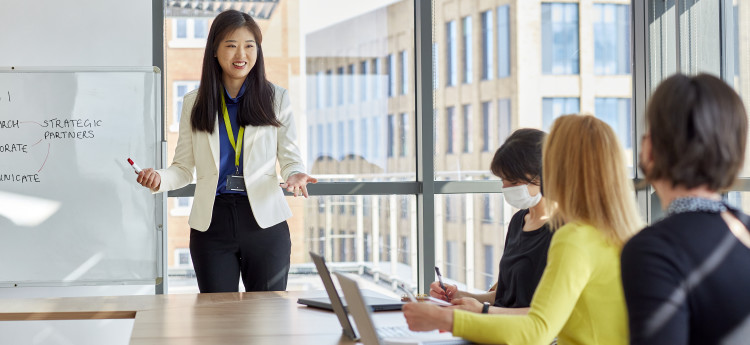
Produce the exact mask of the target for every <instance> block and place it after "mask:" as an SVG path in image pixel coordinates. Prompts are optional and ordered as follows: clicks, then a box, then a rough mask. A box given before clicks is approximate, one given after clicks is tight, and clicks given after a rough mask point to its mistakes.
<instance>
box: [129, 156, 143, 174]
mask: <svg viewBox="0 0 750 345" xmlns="http://www.w3.org/2000/svg"><path fill="white" fill-rule="evenodd" d="M128 163H130V166H132V167H133V170H135V173H136V174H140V173H141V167H139V166H138V164H135V162H133V160H132V159H130V158H128Z"/></svg>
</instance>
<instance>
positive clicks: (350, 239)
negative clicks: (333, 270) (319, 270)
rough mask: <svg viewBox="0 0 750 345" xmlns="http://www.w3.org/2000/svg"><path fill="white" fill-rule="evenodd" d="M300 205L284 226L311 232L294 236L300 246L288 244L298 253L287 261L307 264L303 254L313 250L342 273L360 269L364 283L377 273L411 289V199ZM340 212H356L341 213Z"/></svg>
mask: <svg viewBox="0 0 750 345" xmlns="http://www.w3.org/2000/svg"><path fill="white" fill-rule="evenodd" d="M287 199H288V200H289V202H290V203H292V202H293V201H294V199H293V198H291V197H288V198H287ZM299 205H300V206H301V207H302V209H301V210H300V212H298V213H295V214H294V216H293V217H292V218H290V219H289V220H288V222H289V228H290V229H297V228H299V229H313V231H309V230H308V231H301V232H300V233H299V234H297V235H296V236H299V237H300V238H299V240H300V242H294V240H293V243H294V244H293V245H298V246H299V247H297V248H299V250H295V251H294V252H293V253H292V257H293V258H292V262H295V259H296V260H298V262H310V259H309V257H308V255H307V252H310V251H312V252H315V253H321V254H322V255H324V257H325V258H326V260H327V261H328V262H330V263H334V264H336V266H337V268H341V269H342V270H346V269H352V270H353V271H354V272H358V271H359V269H360V268H364V278H365V280H368V279H369V280H372V278H373V277H372V272H380V273H381V274H385V275H388V276H389V277H390V278H392V279H395V280H396V281H400V282H403V283H406V284H409V285H412V286H415V283H416V274H417V272H416V270H415V268H416V264H415V263H416V255H417V253H416V243H417V242H416V233H417V229H416V218H415V217H416V207H417V205H416V197H415V196H414V195H380V196H375V195H364V196H362V195H358V196H349V197H339V196H312V197H310V198H309V199H308V200H306V201H305V202H304V203H299ZM342 208H343V209H344V210H355V212H343V213H342V212H340V209H342ZM321 209H322V210H323V211H322V212H321V211H320V210H321ZM292 236H293V238H294V236H295V234H292ZM315 277H316V278H317V276H315ZM394 292H395V293H396V294H398V295H401V293H400V292H398V291H394Z"/></svg>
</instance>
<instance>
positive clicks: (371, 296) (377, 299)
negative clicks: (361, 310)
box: [297, 252, 404, 311]
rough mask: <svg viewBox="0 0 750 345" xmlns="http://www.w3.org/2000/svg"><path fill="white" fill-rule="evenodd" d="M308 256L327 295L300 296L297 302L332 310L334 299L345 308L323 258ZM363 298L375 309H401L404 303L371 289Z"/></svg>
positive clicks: (312, 254) (313, 255)
mask: <svg viewBox="0 0 750 345" xmlns="http://www.w3.org/2000/svg"><path fill="white" fill-rule="evenodd" d="M310 257H311V258H312V261H313V263H315V268H316V269H317V270H318V275H319V276H320V279H321V280H323V286H324V287H325V289H326V293H327V294H328V297H311V298H300V299H298V300H297V303H299V304H304V305H306V306H310V307H314V308H320V309H326V310H334V307H333V306H332V305H331V304H332V303H331V301H332V300H336V302H335V303H342V305H343V308H346V302H345V301H344V302H342V301H341V299H340V297H339V294H338V293H337V292H336V287H335V286H334V285H333V280H332V279H331V273H330V271H328V267H327V266H326V263H325V259H323V257H322V256H320V255H318V254H315V253H313V252H310ZM365 300H366V301H367V304H369V305H371V306H372V308H373V309H374V310H375V311H386V310H401V306H402V305H404V303H403V302H401V301H400V300H399V299H396V298H392V297H388V296H385V295H382V294H379V293H377V292H373V291H367V292H366V293H365Z"/></svg>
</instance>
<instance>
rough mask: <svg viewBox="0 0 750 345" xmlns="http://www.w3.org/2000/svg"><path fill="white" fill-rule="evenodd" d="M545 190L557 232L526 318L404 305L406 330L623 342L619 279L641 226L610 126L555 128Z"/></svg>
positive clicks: (560, 124)
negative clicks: (625, 249) (627, 245)
mask: <svg viewBox="0 0 750 345" xmlns="http://www.w3.org/2000/svg"><path fill="white" fill-rule="evenodd" d="M542 166H543V170H542V171H543V173H542V177H543V180H544V181H545V183H544V191H545V196H546V198H547V200H548V205H555V204H556V205H557V207H556V208H555V209H553V210H552V221H551V224H552V228H553V229H556V230H555V234H554V236H553V237H552V242H551V244H550V248H549V254H548V256H547V268H546V269H545V271H544V273H543V275H542V279H541V281H540V282H539V286H538V287H537V290H536V292H535V293H534V297H533V298H532V300H531V307H530V309H529V312H528V314H527V315H503V314H487V315H483V314H480V313H473V312H468V311H464V310H460V309H458V308H459V307H453V308H451V307H449V308H442V307H438V306H435V305H431V304H427V303H409V304H406V305H404V307H403V310H404V316H405V317H406V321H407V322H408V324H409V328H410V329H412V330H415V331H427V330H432V329H436V328H437V329H443V330H451V331H452V332H453V334H454V335H456V336H460V337H463V338H466V339H468V340H471V341H473V342H477V343H500V344H511V345H513V344H549V343H550V342H551V341H552V340H553V339H554V338H555V337H556V336H557V337H558V344H560V345H564V344H607V345H618V344H627V343H628V323H627V311H626V308H625V299H624V296H623V291H622V284H621V281H620V251H621V249H622V245H623V243H624V242H625V241H626V240H627V239H628V238H630V237H631V236H632V235H633V234H634V233H635V232H636V231H637V229H639V228H640V227H641V226H642V222H641V220H640V217H639V215H638V213H637V211H636V206H635V197H634V193H633V189H632V183H631V182H630V180H629V178H628V175H627V169H626V167H625V153H624V151H623V149H622V147H621V146H620V143H619V141H618V139H617V137H616V136H615V133H614V131H612V129H611V128H610V127H609V126H608V125H607V124H605V123H604V122H602V121H601V120H599V119H597V118H595V117H593V116H587V115H568V116H562V117H560V118H558V119H557V120H556V121H555V122H554V124H553V125H552V130H551V131H550V134H549V135H548V136H547V141H546V142H545V144H544V149H543V164H542Z"/></svg>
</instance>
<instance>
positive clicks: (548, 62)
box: [541, 3, 579, 74]
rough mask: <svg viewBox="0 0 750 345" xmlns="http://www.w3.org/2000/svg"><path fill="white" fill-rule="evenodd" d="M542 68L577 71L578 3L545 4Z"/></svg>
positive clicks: (564, 71)
mask: <svg viewBox="0 0 750 345" xmlns="http://www.w3.org/2000/svg"><path fill="white" fill-rule="evenodd" d="M541 27H542V71H543V72H544V74H578V54H579V50H578V49H579V48H578V31H579V28H578V4H569V3H543V4H542V23H541Z"/></svg>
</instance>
